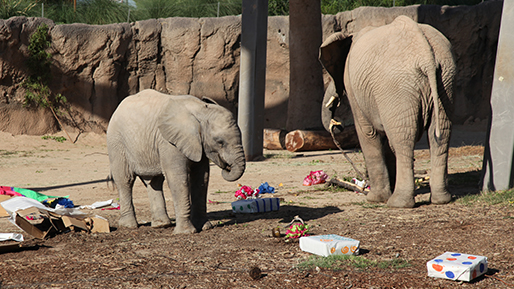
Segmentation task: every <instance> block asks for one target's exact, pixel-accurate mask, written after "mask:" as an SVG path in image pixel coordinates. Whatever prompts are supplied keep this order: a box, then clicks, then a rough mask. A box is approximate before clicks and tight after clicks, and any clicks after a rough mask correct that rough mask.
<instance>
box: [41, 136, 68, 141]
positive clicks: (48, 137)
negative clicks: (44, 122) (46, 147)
mask: <svg viewBox="0 0 514 289" xmlns="http://www.w3.org/2000/svg"><path fill="white" fill-rule="evenodd" d="M41 138H42V139H44V140H48V139H52V140H54V141H56V142H64V141H65V140H66V138H65V137H63V136H53V135H45V136H43V137H41Z"/></svg>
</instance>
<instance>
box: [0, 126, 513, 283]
mask: <svg viewBox="0 0 514 289" xmlns="http://www.w3.org/2000/svg"><path fill="white" fill-rule="evenodd" d="M59 135H63V134H59ZM73 137H75V136H73ZM484 140H485V133H483V132H482V131H476V130H474V129H471V128H461V129H456V131H455V132H454V135H453V138H452V148H451V151H450V160H449V182H450V189H451V190H452V193H454V194H455V199H458V198H459V197H461V196H463V195H466V194H478V193H479V189H478V182H479V180H480V170H481V166H482V157H483V144H484ZM264 157H265V158H264V160H262V161H256V162H249V163H248V164H247V170H246V172H245V174H244V176H243V177H242V178H241V179H240V180H238V181H237V182H235V183H229V182H226V181H224V180H223V179H222V178H221V175H220V169H219V168H217V167H215V166H214V165H213V166H212V170H211V180H210V186H209V195H208V199H209V200H210V202H209V204H208V207H207V208H208V216H209V218H210V219H211V222H212V223H213V224H215V225H216V226H215V227H214V228H213V229H211V230H208V231H203V232H200V233H198V234H193V235H173V234H172V231H173V227H171V228H164V229H154V228H151V227H150V224H149V221H150V212H149V204H148V199H147V195H146V191H145V189H144V187H143V185H142V184H141V182H137V183H136V186H135V193H134V203H135V206H136V211H137V216H138V221H139V223H140V224H141V226H140V227H139V228H138V229H136V230H129V229H124V228H117V219H118V214H119V211H115V210H100V209H96V210H84V211H85V212H88V213H91V214H97V215H100V216H104V217H106V218H107V219H108V220H109V222H110V225H111V229H112V232H111V233H103V234H87V233H78V232H68V233H63V234H59V235H56V236H54V237H52V238H49V239H47V240H44V241H38V240H35V239H31V238H30V235H28V234H26V233H24V236H25V239H26V240H27V241H26V243H27V244H28V245H27V247H26V248H23V249H20V250H19V251H16V252H6V253H0V268H1V269H0V288H26V287H27V288H279V287H281V288H461V287H463V288H513V287H512V286H513V284H514V238H513V229H514V208H513V207H512V206H507V207H506V206H493V205H485V204H475V205H471V206H468V205H465V204H463V203H461V202H459V201H455V202H452V203H450V204H448V205H440V206H436V205H430V204H428V203H427V200H428V197H429V196H428V193H427V192H428V190H427V188H426V187H422V188H420V189H419V190H418V191H417V193H418V194H417V197H416V201H417V206H416V207H415V208H414V209H391V208H387V207H385V206H383V205H377V204H368V203H366V202H365V196H364V195H360V194H357V193H355V192H349V191H341V190H331V189H327V188H326V187H325V186H324V185H317V186H311V187H304V186H302V181H303V179H304V177H305V176H307V175H308V174H309V172H310V171H314V170H323V171H325V172H326V173H327V174H328V175H329V176H330V177H334V176H337V177H339V178H342V177H354V176H356V174H355V172H354V171H353V170H352V168H351V166H350V165H349V163H348V162H347V161H346V160H345V159H344V157H343V156H342V155H341V153H340V152H338V151H315V152H299V153H290V152H287V151H265V152H264ZM350 157H351V158H352V160H353V161H354V162H355V163H356V165H357V167H359V168H360V169H364V163H363V158H362V154H361V153H359V152H358V151H353V152H351V153H350ZM429 165H430V161H429V154H428V150H427V149H426V144H424V143H420V144H419V145H418V148H417V150H416V162H415V170H416V176H417V177H424V176H426V175H427V173H429V172H430V166H429ZM108 173H109V163H108V156H107V149H106V145H105V135H97V134H87V135H80V136H79V137H78V140H77V142H76V143H75V144H72V143H71V142H69V141H65V142H63V143H59V142H57V141H55V140H52V139H46V140H45V139H42V137H41V136H12V135H10V134H7V133H0V182H1V183H0V185H3V186H14V187H21V188H28V189H32V190H35V191H38V192H41V193H44V194H47V195H56V196H66V195H69V197H70V199H71V200H72V201H73V203H74V204H75V205H90V204H92V203H94V202H96V201H105V200H109V199H116V198H117V192H115V191H112V190H110V189H108V188H107V185H106V183H105V181H104V180H105V177H106V176H107V175H108ZM263 182H268V183H269V185H271V186H273V187H275V188H276V190H277V192H276V194H274V195H273V197H278V198H281V199H282V202H281V207H280V210H278V211H274V212H268V213H262V214H233V213H232V210H231V205H230V203H231V202H232V201H234V200H235V198H234V192H235V191H236V190H237V189H238V184H241V185H248V186H251V187H252V188H255V187H258V186H259V185H260V184H261V183H263ZM165 194H166V197H167V201H168V212H169V214H170V216H171V217H173V214H174V212H173V204H172V202H171V196H170V194H169V190H166V191H165ZM296 215H299V216H300V217H301V218H302V219H303V220H305V221H306V222H307V223H308V224H309V225H310V227H311V230H310V231H311V233H312V234H314V235H318V234H338V235H341V236H345V237H350V238H353V239H356V240H359V241H360V242H361V243H360V245H361V258H364V259H366V260H369V261H370V262H371V261H376V262H382V261H387V262H390V263H391V264H392V263H394V262H397V261H401V262H407V263H408V266H406V267H403V268H394V267H387V268H381V267H377V266H371V265H370V266H367V267H364V268H359V267H355V266H352V265H351V264H350V262H342V263H340V264H339V265H338V266H337V267H333V268H331V269H329V268H315V267H314V268H310V269H307V270H303V269H300V268H299V267H298V265H299V264H301V263H302V262H304V261H306V260H308V259H309V257H310V256H312V255H311V254H309V253H306V252H303V251H301V250H300V248H299V245H298V242H294V241H293V242H286V241H285V239H284V238H283V237H282V238H275V237H273V236H272V233H271V231H272V228H274V227H277V226H280V227H281V229H282V233H284V232H285V229H284V226H285V225H287V224H288V223H289V222H290V221H291V220H292V219H293V217H294V216H296ZM0 232H5V233H11V232H22V231H21V230H20V229H18V228H17V227H15V226H14V225H13V224H11V223H10V222H9V221H8V220H7V218H2V219H0ZM446 251H450V252H459V253H468V254H477V255H482V256H487V258H488V265H489V270H488V272H487V274H486V276H485V277H481V278H478V279H477V280H475V281H473V282H471V283H467V282H455V281H450V280H444V279H435V278H431V277H428V276H427V269H426V262H427V261H428V260H430V259H432V258H434V257H436V256H438V255H439V254H442V253H444V252H446ZM395 260H396V261H395ZM401 262H400V263H401ZM253 266H258V267H259V268H260V270H261V272H262V273H261V275H260V277H259V278H257V279H256V280H254V279H252V278H250V275H249V274H248V270H249V269H250V268H252V267H253Z"/></svg>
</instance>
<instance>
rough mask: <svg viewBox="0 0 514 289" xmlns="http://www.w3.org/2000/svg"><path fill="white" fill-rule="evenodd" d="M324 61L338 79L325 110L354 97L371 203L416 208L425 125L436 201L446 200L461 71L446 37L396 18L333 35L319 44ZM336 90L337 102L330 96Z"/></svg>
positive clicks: (406, 19)
mask: <svg viewBox="0 0 514 289" xmlns="http://www.w3.org/2000/svg"><path fill="white" fill-rule="evenodd" d="M320 60H321V63H322V64H323V66H324V67H325V68H326V70H327V72H328V73H329V74H330V76H331V78H332V80H333V84H334V85H333V86H332V87H331V89H332V91H327V92H328V93H332V95H327V94H325V100H324V103H326V106H325V107H324V108H323V109H324V110H325V112H324V113H323V115H324V116H326V115H328V114H329V113H330V112H331V114H332V116H331V117H332V118H337V116H338V115H337V113H336V112H335V111H336V109H337V105H338V104H339V103H345V102H346V103H348V102H349V105H350V107H351V111H352V114H353V121H354V123H355V127H356V131H357V136H358V137H359V142H360V145H361V148H362V152H363V154H364V158H365V160H366V167H367V169H368V172H369V178H370V183H371V184H370V185H371V192H370V193H369V194H368V196H367V199H368V201H371V202H387V205H388V206H390V207H404V208H410V207H414V205H415V201H414V163H413V162H414V145H415V143H416V142H417V141H418V140H419V139H420V138H421V136H422V134H423V131H425V130H428V138H429V144H430V154H431V165H432V171H431V178H430V189H431V202H432V203H435V204H443V203H448V202H449V201H450V200H451V195H450V193H449V192H448V190H447V186H446V183H447V182H446V178H447V169H448V165H447V163H448V145H449V140H450V132H451V122H450V114H451V111H452V105H453V81H454V77H455V71H456V67H455V61H454V58H453V55H452V51H451V45H450V42H449V41H448V39H446V37H444V35H443V34H441V33H440V32H439V31H437V30H436V29H435V28H433V27H432V26H429V25H426V24H418V23H416V22H414V21H413V20H412V19H410V18H408V17H406V16H399V17H398V18H396V19H395V20H394V21H393V22H392V23H390V24H388V25H384V26H381V27H367V28H364V29H362V30H361V31H359V32H358V33H356V34H355V35H343V33H336V34H334V35H332V36H330V37H329V38H328V39H327V40H326V41H325V42H324V43H323V45H322V46H321V53H320ZM332 96H334V99H335V101H334V99H331V100H328V98H331V97H332ZM344 96H347V97H348V99H347V100H346V99H344V98H343V97H344ZM329 111H330V112H329ZM341 120H343V121H344V120H345V119H344V117H343V118H341ZM323 122H324V124H325V125H326V123H327V122H328V121H327V118H326V117H324V120H323ZM326 127H328V125H326ZM338 130H339V131H340V130H341V127H339V128H338ZM392 190H394V192H392Z"/></svg>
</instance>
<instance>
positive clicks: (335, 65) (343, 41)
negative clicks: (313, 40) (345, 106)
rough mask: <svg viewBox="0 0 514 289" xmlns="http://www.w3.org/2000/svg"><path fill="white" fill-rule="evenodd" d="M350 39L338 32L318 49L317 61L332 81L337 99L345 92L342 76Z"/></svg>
mask: <svg viewBox="0 0 514 289" xmlns="http://www.w3.org/2000/svg"><path fill="white" fill-rule="evenodd" d="M352 39H353V36H352V35H345V34H343V33H341V32H338V33H334V34H332V35H330V36H329V37H328V38H327V40H325V42H323V44H321V47H320V52H319V60H320V62H321V64H322V65H323V67H324V68H325V70H326V71H327V72H328V73H329V74H330V76H331V77H332V79H333V80H334V83H335V85H336V92H337V94H338V95H339V97H341V96H342V92H343V91H344V90H345V87H344V82H343V76H344V69H345V65H346V58H347V57H348V53H349V52H350V47H351V45H352Z"/></svg>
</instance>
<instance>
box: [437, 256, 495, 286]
mask: <svg viewBox="0 0 514 289" xmlns="http://www.w3.org/2000/svg"><path fill="white" fill-rule="evenodd" d="M427 269H428V276H429V277H436V278H445V279H450V280H460V281H471V280H473V279H475V278H476V277H478V276H480V275H483V274H484V273H485V272H486V271H487V257H484V256H478V255H468V254H460V253H453V252H446V253H444V254H442V255H440V256H437V257H436V258H434V259H432V260H430V261H428V262H427Z"/></svg>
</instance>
